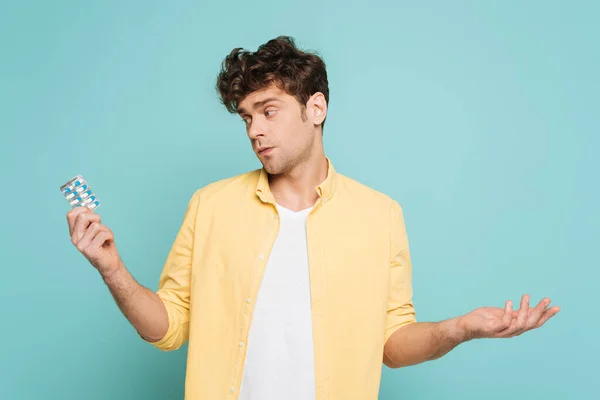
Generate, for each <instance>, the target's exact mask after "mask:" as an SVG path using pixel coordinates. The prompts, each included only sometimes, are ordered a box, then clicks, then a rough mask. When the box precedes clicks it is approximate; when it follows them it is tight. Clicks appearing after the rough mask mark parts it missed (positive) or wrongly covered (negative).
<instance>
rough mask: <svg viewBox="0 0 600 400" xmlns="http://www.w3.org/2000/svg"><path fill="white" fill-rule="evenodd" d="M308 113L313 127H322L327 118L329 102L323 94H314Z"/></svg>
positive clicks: (310, 100) (308, 103)
mask: <svg viewBox="0 0 600 400" xmlns="http://www.w3.org/2000/svg"><path fill="white" fill-rule="evenodd" d="M306 113H307V115H308V117H309V118H310V120H311V121H312V123H313V125H321V124H322V123H323V121H324V120H325V117H326V116H327V102H326V101H325V96H324V95H323V93H321V92H317V93H315V94H313V95H312V96H311V97H310V99H309V100H308V102H307V106H306Z"/></svg>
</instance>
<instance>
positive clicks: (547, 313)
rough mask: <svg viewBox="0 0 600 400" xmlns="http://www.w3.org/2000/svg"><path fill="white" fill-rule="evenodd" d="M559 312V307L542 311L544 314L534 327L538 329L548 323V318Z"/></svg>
mask: <svg viewBox="0 0 600 400" xmlns="http://www.w3.org/2000/svg"><path fill="white" fill-rule="evenodd" d="M559 311H560V307H558V306H554V307H550V308H549V309H547V310H546V311H544V313H543V314H542V317H541V318H540V319H539V321H538V322H537V324H536V326H535V327H536V328H539V327H540V326H542V325H544V324H545V323H546V321H548V320H549V319H550V318H552V317H554V316H555V315H556V314H558V312H559Z"/></svg>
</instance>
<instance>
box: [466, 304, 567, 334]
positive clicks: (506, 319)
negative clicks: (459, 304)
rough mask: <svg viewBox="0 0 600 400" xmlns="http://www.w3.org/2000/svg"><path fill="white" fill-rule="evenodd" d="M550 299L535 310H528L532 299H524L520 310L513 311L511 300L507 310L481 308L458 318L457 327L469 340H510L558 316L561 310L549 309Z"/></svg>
mask: <svg viewBox="0 0 600 400" xmlns="http://www.w3.org/2000/svg"><path fill="white" fill-rule="evenodd" d="M549 305H550V299H548V298H544V299H542V300H541V301H540V302H539V303H538V305H537V306H535V307H534V308H530V307H529V295H524V296H523V297H522V298H521V307H520V309H519V310H513V309H512V302H511V301H510V300H508V301H507V302H506V304H505V306H504V308H498V307H481V308H478V309H476V310H473V311H471V312H470V313H468V314H465V315H463V316H461V317H459V319H458V321H457V325H458V327H459V329H460V330H461V331H462V333H463V334H464V336H465V339H466V340H469V339H479V338H510V337H514V336H518V335H520V334H522V333H524V332H527V331H529V330H532V329H536V328H539V327H540V326H542V325H543V324H544V323H545V322H546V321H548V319H550V318H551V317H553V316H554V315H556V314H557V313H558V312H559V311H560V308H559V307H557V306H554V307H551V308H548V306H549Z"/></svg>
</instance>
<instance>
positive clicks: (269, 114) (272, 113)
mask: <svg viewBox="0 0 600 400" xmlns="http://www.w3.org/2000/svg"><path fill="white" fill-rule="evenodd" d="M275 112H276V111H275V110H267V111H265V115H266V116H267V117H270V116H272V115H275Z"/></svg>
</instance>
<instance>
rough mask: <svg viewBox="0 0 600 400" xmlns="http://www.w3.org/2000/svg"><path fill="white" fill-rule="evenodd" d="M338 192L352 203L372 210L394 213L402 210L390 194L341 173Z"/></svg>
mask: <svg viewBox="0 0 600 400" xmlns="http://www.w3.org/2000/svg"><path fill="white" fill-rule="evenodd" d="M338 190H340V192H341V193H342V194H344V195H345V197H348V198H349V199H352V201H356V202H359V203H361V204H369V205H372V206H374V207H369V208H371V209H378V210H387V211H389V210H392V211H393V210H394V209H399V208H400V204H399V203H398V201H396V200H395V199H393V198H392V197H391V196H389V195H388V194H386V193H384V192H382V191H379V190H377V189H374V188H372V187H370V186H367V185H366V184H364V183H362V182H359V181H358V180H356V179H353V178H350V177H348V176H346V175H343V174H340V173H338Z"/></svg>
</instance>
